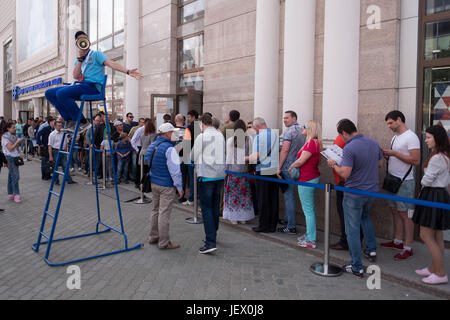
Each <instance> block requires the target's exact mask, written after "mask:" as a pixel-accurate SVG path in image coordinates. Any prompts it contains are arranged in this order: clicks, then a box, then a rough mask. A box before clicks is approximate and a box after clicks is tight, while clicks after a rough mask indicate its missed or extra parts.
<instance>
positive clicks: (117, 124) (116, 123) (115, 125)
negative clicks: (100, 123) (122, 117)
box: [114, 121, 123, 127]
mask: <svg viewBox="0 0 450 320" xmlns="http://www.w3.org/2000/svg"><path fill="white" fill-rule="evenodd" d="M121 125H123V122H121V121H116V122H114V127H117V126H121Z"/></svg>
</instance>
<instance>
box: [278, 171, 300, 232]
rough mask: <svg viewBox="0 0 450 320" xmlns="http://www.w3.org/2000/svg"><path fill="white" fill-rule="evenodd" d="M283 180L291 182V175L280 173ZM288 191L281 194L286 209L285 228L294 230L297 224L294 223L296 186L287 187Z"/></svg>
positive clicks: (284, 172)
mask: <svg viewBox="0 0 450 320" xmlns="http://www.w3.org/2000/svg"><path fill="white" fill-rule="evenodd" d="M281 175H282V177H283V179H285V180H292V179H291V175H290V174H289V172H288V171H283V172H282V173H281ZM288 186H289V187H288V189H287V190H286V191H285V192H284V193H283V197H284V205H285V208H286V218H285V220H287V223H288V224H287V227H288V228H289V229H294V228H296V227H297V222H296V219H295V217H296V215H297V213H296V208H295V194H296V192H297V186H294V185H291V184H289V185H288Z"/></svg>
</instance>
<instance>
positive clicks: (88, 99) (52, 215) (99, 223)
mask: <svg viewBox="0 0 450 320" xmlns="http://www.w3.org/2000/svg"><path fill="white" fill-rule="evenodd" d="M106 81H107V76H106V75H105V78H104V81H103V84H102V90H101V93H100V94H98V95H83V96H81V98H80V100H81V107H80V112H79V114H78V119H77V124H76V128H75V132H74V133H73V137H76V136H77V135H78V131H79V128H80V121H81V118H82V117H83V110H84V105H85V102H89V107H90V115H91V124H92V126H91V129H90V130H91V133H92V137H94V126H93V114H92V102H98V101H102V102H103V104H104V106H105V116H106V128H107V132H108V142H109V147H110V150H113V146H112V142H111V129H110V127H109V121H108V110H107V108H106V98H105V87H106ZM77 83H79V82H75V84H77ZM84 83H86V82H84ZM66 137H67V133H64V135H63V140H62V141H61V147H60V149H59V152H58V156H57V159H56V164H55V170H54V173H53V178H52V182H51V185H50V191H49V193H48V199H47V204H46V206H45V210H44V215H43V218H42V224H41V228H40V231H39V235H38V241H37V243H35V244H33V246H32V248H33V250H34V251H35V252H39V248H40V246H41V245H47V251H46V254H45V258H44V261H45V262H46V263H47V264H48V265H49V266H51V267H60V266H65V265H68V264H74V263H78V262H82V261H86V260H92V259H96V258H101V257H106V256H110V255H114V254H119V253H123V252H128V251H132V250H136V249H140V248H142V244H138V245H136V246H134V247H128V238H127V235H126V234H125V230H124V224H123V218H122V208H121V205H120V198H119V189H118V187H117V176H116V169H115V165H114V162H115V161H114V157H113V155H112V153H111V161H112V169H113V176H114V186H115V191H116V198H117V207H118V210H119V219H120V230H119V229H116V228H114V227H112V226H110V225H107V224H106V223H104V222H102V220H101V216H100V200H99V193H98V178H97V166H96V165H93V166H94V168H95V169H94V174H95V192H96V200H97V218H98V220H97V224H96V228H95V232H92V233H86V234H81V235H76V236H71V237H66V238H60V239H54V235H55V229H56V224H57V222H58V217H59V214H60V211H61V204H62V200H63V196H64V190H65V187H66V183H67V177H68V176H69V174H70V171H69V168H70V163H71V162H72V157H73V151H74V149H75V145H76V139H72V142H71V144H70V149H69V152H66V151H63V146H64V141H65V139H66ZM63 156H67V157H68V161H67V165H66V167H65V170H64V172H60V171H58V168H59V166H60V165H61V160H62V157H63ZM92 162H93V164H96V163H97V162H96V153H95V152H93V161H92ZM104 165H105V164H104ZM59 176H63V177H64V179H63V181H62V184H61V190H60V193H59V194H58V193H56V192H55V191H54V187H55V184H56V180H57V179H58V177H59ZM52 197H56V198H57V199H58V203H57V206H56V212H54V213H52V212H49V208H50V203H51V199H52ZM47 217H49V218H51V219H53V224H52V229H51V232H50V235H48V234H45V233H44V228H45V223H46V220H47ZM100 226H103V227H105V228H106V229H105V230H103V231H100V230H99V227H100ZM110 231H114V232H117V233H118V234H120V235H122V236H123V238H124V241H125V246H124V249H121V250H118V251H112V252H106V253H102V254H98V255H94V256H90V257H85V258H81V259H77V260H72V261H66V262H61V263H53V262H52V261H50V259H49V256H50V250H51V247H52V244H53V243H54V242H60V241H66V240H72V239H77V238H83V237H89V236H94V235H100V234H103V233H107V232H110ZM43 238H45V239H46V240H47V241H43Z"/></svg>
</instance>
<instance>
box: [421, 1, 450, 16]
mask: <svg viewBox="0 0 450 320" xmlns="http://www.w3.org/2000/svg"><path fill="white" fill-rule="evenodd" d="M425 10H426V14H427V15H431V14H436V13H441V12H444V11H449V10H450V0H426V9H425Z"/></svg>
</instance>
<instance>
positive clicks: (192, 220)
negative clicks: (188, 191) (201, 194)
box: [186, 167, 203, 224]
mask: <svg viewBox="0 0 450 320" xmlns="http://www.w3.org/2000/svg"><path fill="white" fill-rule="evenodd" d="M186 222H187V223H190V224H202V223H203V220H202V219H201V218H199V217H198V177H197V170H196V168H195V167H194V217H193V218H187V219H186Z"/></svg>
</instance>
